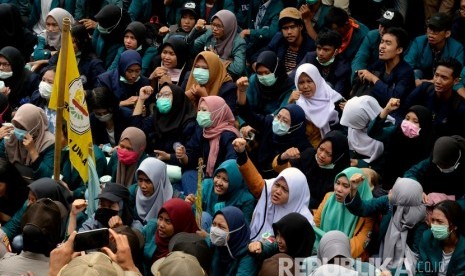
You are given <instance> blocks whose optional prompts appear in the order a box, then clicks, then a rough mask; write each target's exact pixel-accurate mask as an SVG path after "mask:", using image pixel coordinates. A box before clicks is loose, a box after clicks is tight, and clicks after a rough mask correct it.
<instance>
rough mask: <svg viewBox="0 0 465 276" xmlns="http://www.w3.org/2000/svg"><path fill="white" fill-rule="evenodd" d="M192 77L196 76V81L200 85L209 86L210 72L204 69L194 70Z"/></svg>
mask: <svg viewBox="0 0 465 276" xmlns="http://www.w3.org/2000/svg"><path fill="white" fill-rule="evenodd" d="M192 75H193V76H194V79H195V81H197V82H198V83H199V84H200V85H205V84H207V82H208V80H209V79H210V72H209V71H208V69H204V68H194V71H193V72H192Z"/></svg>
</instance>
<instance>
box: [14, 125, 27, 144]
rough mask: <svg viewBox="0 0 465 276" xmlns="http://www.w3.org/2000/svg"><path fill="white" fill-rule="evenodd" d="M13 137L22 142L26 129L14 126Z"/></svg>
mask: <svg viewBox="0 0 465 276" xmlns="http://www.w3.org/2000/svg"><path fill="white" fill-rule="evenodd" d="M14 133H15V137H16V139H18V141H20V142H22V141H23V140H24V137H25V136H26V134H27V131H26V130H24V129H20V128H16V127H15V129H14Z"/></svg>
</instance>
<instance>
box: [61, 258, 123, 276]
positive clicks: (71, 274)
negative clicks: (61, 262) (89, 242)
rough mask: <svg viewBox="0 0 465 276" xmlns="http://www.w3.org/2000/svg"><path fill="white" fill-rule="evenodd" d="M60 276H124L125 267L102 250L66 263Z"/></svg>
mask: <svg viewBox="0 0 465 276" xmlns="http://www.w3.org/2000/svg"><path fill="white" fill-rule="evenodd" d="M58 275H59V276H82V275H116V276H123V275H124V271H123V269H122V268H121V267H120V266H119V265H118V264H117V263H115V262H113V261H112V260H111V259H110V257H108V256H107V255H105V254H104V253H102V252H95V253H90V254H86V255H81V256H79V257H76V258H74V259H72V260H71V261H70V262H69V263H68V264H67V265H65V266H64V267H63V268H62V269H61V270H60V272H58Z"/></svg>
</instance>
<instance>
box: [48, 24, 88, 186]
mask: <svg viewBox="0 0 465 276" xmlns="http://www.w3.org/2000/svg"><path fill="white" fill-rule="evenodd" d="M63 39H68V47H67V51H66V52H63V51H60V55H59V57H58V67H57V70H56V76H57V77H56V78H55V81H54V85H53V92H52V95H51V98H50V103H49V108H50V109H53V110H56V111H57V112H59V111H60V110H59V109H58V106H57V102H58V93H64V99H65V103H64V108H63V118H64V120H66V122H67V125H68V146H69V158H70V161H71V164H72V165H73V167H74V168H75V169H76V170H77V171H78V172H79V175H80V176H81V179H82V180H83V181H84V182H85V183H87V181H88V179H89V165H88V163H89V159H92V160H94V157H93V152H92V135H91V131H90V121H89V112H88V109H87V104H86V93H85V90H84V87H83V85H82V81H81V78H80V75H79V71H78V67H77V62H76V56H75V53H74V49H73V42H72V39H71V34H70V33H69V32H68V36H67V37H66V38H65V37H63ZM63 58H64V59H66V62H65V63H64V64H66V68H61V64H62V63H61V59H63ZM63 71H65V74H63ZM60 77H64V78H65V82H64V83H65V87H64V91H60V88H59V87H58V83H60V82H59V81H58V78H60ZM59 127H61V126H57V128H59ZM57 142H58V141H57ZM94 164H95V162H94Z"/></svg>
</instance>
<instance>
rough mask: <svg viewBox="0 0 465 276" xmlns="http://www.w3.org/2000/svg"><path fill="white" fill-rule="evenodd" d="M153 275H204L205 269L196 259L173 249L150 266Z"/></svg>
mask: <svg viewBox="0 0 465 276" xmlns="http://www.w3.org/2000/svg"><path fill="white" fill-rule="evenodd" d="M151 271H152V274H153V275H159V276H178V275H190V276H204V275H206V273H205V271H204V270H203V269H202V267H201V266H200V263H199V261H197V259H196V258H195V257H194V256H192V255H190V254H187V253H184V252H182V251H174V252H171V253H169V254H168V256H166V257H164V258H161V259H158V260H157V261H156V262H155V263H154V264H153V265H152V268H151Z"/></svg>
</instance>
